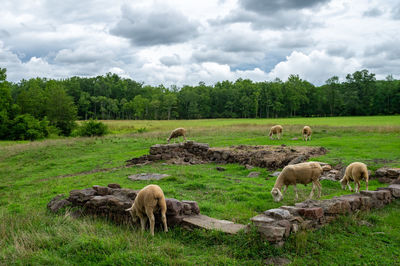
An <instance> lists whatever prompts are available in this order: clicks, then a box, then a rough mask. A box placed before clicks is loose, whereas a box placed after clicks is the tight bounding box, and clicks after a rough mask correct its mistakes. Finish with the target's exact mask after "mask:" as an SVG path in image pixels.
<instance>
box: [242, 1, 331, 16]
mask: <svg viewBox="0 0 400 266" xmlns="http://www.w3.org/2000/svg"><path fill="white" fill-rule="evenodd" d="M329 1H330V0H300V1H293V0H279V1H259V0H240V1H239V3H240V5H241V6H242V7H243V8H245V9H247V10H251V11H254V12H256V13H259V14H264V15H270V14H274V13H275V12H278V11H288V10H290V9H292V10H299V9H305V8H314V7H316V6H319V5H321V4H326V3H328V2H329Z"/></svg>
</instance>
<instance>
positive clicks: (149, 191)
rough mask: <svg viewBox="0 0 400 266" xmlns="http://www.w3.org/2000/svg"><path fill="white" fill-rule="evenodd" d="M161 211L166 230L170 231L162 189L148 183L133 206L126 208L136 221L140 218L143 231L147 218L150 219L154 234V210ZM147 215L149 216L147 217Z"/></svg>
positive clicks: (151, 229) (151, 230)
mask: <svg viewBox="0 0 400 266" xmlns="http://www.w3.org/2000/svg"><path fill="white" fill-rule="evenodd" d="M159 210H160V211H161V220H162V222H163V224H164V232H168V226H167V218H166V216H165V213H166V211H167V204H166V202H165V197H164V193H163V191H162V189H161V188H160V187H159V186H157V185H148V186H145V187H144V188H143V189H141V190H140V191H139V193H138V194H137V196H136V198H135V201H134V203H133V204H132V207H130V208H129V209H126V210H125V211H128V212H129V213H130V215H131V217H132V220H133V222H134V223H136V221H137V218H138V217H139V218H140V224H141V226H142V231H144V230H145V227H146V222H147V218H148V219H149V220H150V232H151V235H152V236H154V223H155V218H154V212H157V211H159ZM146 216H147V217H146Z"/></svg>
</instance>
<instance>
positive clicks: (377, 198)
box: [251, 184, 400, 243]
mask: <svg viewBox="0 0 400 266" xmlns="http://www.w3.org/2000/svg"><path fill="white" fill-rule="evenodd" d="M395 198H400V185H398V184H393V185H390V186H389V187H387V188H379V189H378V190H377V191H361V192H360V193H356V194H351V195H343V196H340V197H334V198H333V199H328V200H307V201H304V202H301V203H296V204H295V206H282V207H280V208H277V209H271V210H267V211H265V212H264V213H262V214H259V215H257V216H255V217H253V218H251V221H252V222H253V224H254V225H255V226H256V227H257V228H258V231H259V232H260V233H261V235H262V236H263V237H264V238H265V239H267V240H268V241H270V242H273V243H280V242H282V241H284V239H285V238H287V237H288V236H289V235H290V234H291V233H296V232H297V231H299V230H300V229H314V228H319V227H321V226H323V225H325V224H327V223H329V222H331V221H333V220H334V219H336V218H337V217H338V216H339V215H344V214H348V213H353V212H355V211H358V210H371V209H375V208H382V207H383V206H385V205H386V204H388V203H390V202H392V200H393V199H395Z"/></svg>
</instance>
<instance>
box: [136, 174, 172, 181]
mask: <svg viewBox="0 0 400 266" xmlns="http://www.w3.org/2000/svg"><path fill="white" fill-rule="evenodd" d="M168 176H170V175H167V174H156V173H141V174H136V175H130V176H128V178H129V179H130V180H132V181H138V180H160V179H163V178H166V177H168Z"/></svg>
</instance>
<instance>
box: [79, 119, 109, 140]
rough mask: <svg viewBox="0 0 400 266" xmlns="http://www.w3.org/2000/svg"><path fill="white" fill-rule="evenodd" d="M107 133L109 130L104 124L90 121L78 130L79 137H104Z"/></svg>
mask: <svg viewBox="0 0 400 266" xmlns="http://www.w3.org/2000/svg"><path fill="white" fill-rule="evenodd" d="M107 131H108V128H107V126H106V125H105V124H104V123H102V122H99V121H95V120H93V119H90V120H89V121H87V122H83V123H82V125H81V126H80V127H79V129H78V135H79V136H82V137H84V136H85V137H92V136H103V135H105V134H107Z"/></svg>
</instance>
